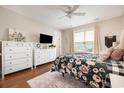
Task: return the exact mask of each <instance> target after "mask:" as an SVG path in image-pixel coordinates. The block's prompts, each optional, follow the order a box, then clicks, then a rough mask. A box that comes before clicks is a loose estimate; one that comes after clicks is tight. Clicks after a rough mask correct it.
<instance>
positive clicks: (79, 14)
mask: <svg viewBox="0 0 124 93" xmlns="http://www.w3.org/2000/svg"><path fill="white" fill-rule="evenodd" d="M72 14H73V15H77V16H85V14H86V13H85V12H83V13H72Z"/></svg>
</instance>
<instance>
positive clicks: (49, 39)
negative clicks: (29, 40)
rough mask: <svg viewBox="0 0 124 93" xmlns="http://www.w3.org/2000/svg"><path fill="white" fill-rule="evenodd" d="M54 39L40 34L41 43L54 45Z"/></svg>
mask: <svg viewBox="0 0 124 93" xmlns="http://www.w3.org/2000/svg"><path fill="white" fill-rule="evenodd" d="M52 40H53V37H52V36H50V35H45V34H40V43H52Z"/></svg>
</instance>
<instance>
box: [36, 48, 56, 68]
mask: <svg viewBox="0 0 124 93" xmlns="http://www.w3.org/2000/svg"><path fill="white" fill-rule="evenodd" d="M55 58H56V48H48V49H39V48H35V49H34V67H35V68H36V66H37V65H41V64H45V63H48V62H51V61H54V60H55Z"/></svg>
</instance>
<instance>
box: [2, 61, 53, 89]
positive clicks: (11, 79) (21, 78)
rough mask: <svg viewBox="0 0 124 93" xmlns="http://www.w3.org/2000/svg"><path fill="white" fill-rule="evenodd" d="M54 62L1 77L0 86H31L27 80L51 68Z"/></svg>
mask: <svg viewBox="0 0 124 93" xmlns="http://www.w3.org/2000/svg"><path fill="white" fill-rule="evenodd" d="M51 65H52V63H48V64H44V65H40V66H38V67H37V68H36V69H33V70H31V69H26V70H23V71H19V72H16V73H12V74H9V75H6V76H5V78H4V79H3V80H2V79H1V78H0V88H29V87H30V86H29V85H28V84H27V83H26V82H27V80H29V79H32V78H34V77H36V76H38V75H41V74H43V73H45V72H47V71H49V70H50V67H51Z"/></svg>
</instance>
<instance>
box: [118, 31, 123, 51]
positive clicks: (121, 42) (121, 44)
mask: <svg viewBox="0 0 124 93" xmlns="http://www.w3.org/2000/svg"><path fill="white" fill-rule="evenodd" d="M119 48H120V49H124V30H122V31H121V37H120V44H119Z"/></svg>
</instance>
